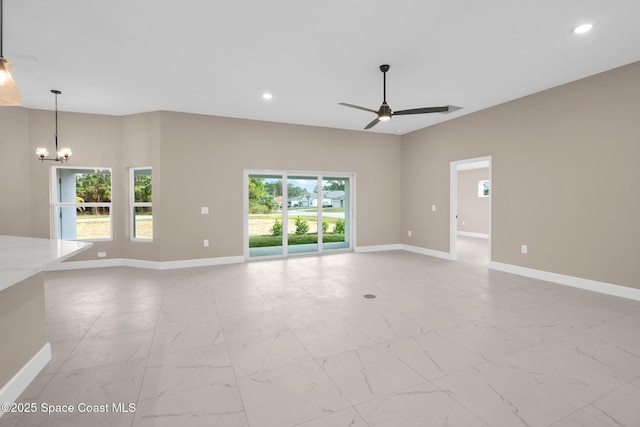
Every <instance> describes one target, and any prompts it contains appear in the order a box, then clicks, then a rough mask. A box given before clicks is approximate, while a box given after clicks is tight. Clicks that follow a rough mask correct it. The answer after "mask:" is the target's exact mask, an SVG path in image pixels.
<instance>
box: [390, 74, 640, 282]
mask: <svg viewBox="0 0 640 427" xmlns="http://www.w3.org/2000/svg"><path fill="white" fill-rule="evenodd" d="M639 113H640V63H634V64H631V65H628V66H625V67H622V68H619V69H615V70H612V71H609V72H606V73H603V74H599V75H596V76H592V77H589V78H586V79H583V80H579V81H576V82H573V83H570V84H567V85H563V86H559V87H556V88H553V89H550V90H547V91H544V92H540V93H538V94H534V95H531V96H527V97H525V98H521V99H518V100H515V101H512V102H508V103H505V104H502V105H499V106H496V107H494V108H490V109H487V110H483V111H480V112H477V113H474V114H470V115H468V116H464V117H461V118H459V119H456V120H452V121H448V122H445V123H441V124H439V125H436V126H432V127H429V128H426V129H422V130H420V131H417V132H413V133H411V134H409V135H405V136H404V137H403V142H402V166H403V169H402V188H403V192H404V193H403V194H404V195H405V197H403V213H402V228H403V236H405V235H406V231H404V230H407V229H411V230H413V237H411V238H409V237H403V242H404V243H407V244H411V245H415V246H418V247H423V248H428V249H433V250H439V251H445V252H448V251H449V163H450V162H451V161H455V160H462V159H469V158H475V157H482V156H489V155H491V156H493V157H492V174H493V182H492V191H493V195H492V198H493V200H492V202H493V204H492V258H493V260H494V261H497V262H502V263H507V264H513V265H518V266H523V267H529V268H534V269H539V270H544V271H551V272H554V273H559V274H566V275H570V276H576V277H582V278H587V279H592V280H597V281H603V282H608V283H615V284H619V285H624V286H629V287H633V288H640V264H639V263H638V259H640V251H639V250H638V240H639V238H640V222H638V218H640V197H638V192H637V191H636V190H634V188H635V187H637V183H638V182H640V168H639V167H638V159H640V120H638V117H639ZM408 195H412V197H407V196H408ZM432 204H437V205H438V207H439V209H438V210H437V211H436V212H431V211H430V206H431V205H432ZM522 244H527V245H528V252H529V253H528V254H527V255H523V254H521V253H520V245H522Z"/></svg>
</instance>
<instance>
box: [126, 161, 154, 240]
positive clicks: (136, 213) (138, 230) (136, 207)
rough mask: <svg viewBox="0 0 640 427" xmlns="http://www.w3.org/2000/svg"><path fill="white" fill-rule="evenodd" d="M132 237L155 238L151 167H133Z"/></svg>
mask: <svg viewBox="0 0 640 427" xmlns="http://www.w3.org/2000/svg"><path fill="white" fill-rule="evenodd" d="M129 182H130V188H129V192H130V194H131V209H130V211H129V212H131V239H132V240H152V239H153V207H152V204H151V197H152V186H151V168H150V167H143V168H131V174H130V179H129Z"/></svg>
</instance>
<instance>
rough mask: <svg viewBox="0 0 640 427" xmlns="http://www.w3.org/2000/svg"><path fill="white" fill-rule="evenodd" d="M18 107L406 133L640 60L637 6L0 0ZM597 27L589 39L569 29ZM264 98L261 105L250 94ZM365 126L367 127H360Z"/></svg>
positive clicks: (398, 0)
mask: <svg viewBox="0 0 640 427" xmlns="http://www.w3.org/2000/svg"><path fill="white" fill-rule="evenodd" d="M4 12H5V16H4V25H5V35H4V56H5V58H7V59H9V60H10V61H12V62H13V63H14V70H13V75H14V78H15V79H16V81H17V83H18V85H19V87H20V90H21V92H22V98H23V106H25V107H28V108H39V109H53V103H54V99H53V95H52V94H51V93H50V90H51V89H59V90H61V91H62V95H61V96H60V97H59V108H60V110H62V111H76V112H86V113H98V114H110V115H127V114H134V113H140V112H147V111H156V110H170V111H182V112H189V113H199V114H208V115H216V116H226V117H240V118H248V119H256V120H266V121H274V122H285V123H296V124H305V125H314V126H325V127H333V128H341V129H354V130H361V129H363V128H364V126H365V125H366V124H367V123H369V122H370V121H371V120H372V119H373V118H375V116H374V115H373V114H372V113H369V112H365V111H360V110H355V109H350V108H346V107H343V106H339V105H338V103H339V102H347V103H351V104H357V105H361V106H365V107H368V108H371V109H374V110H377V109H378V107H379V106H380V104H381V102H382V73H381V72H380V71H379V69H378V66H379V65H380V64H390V65H391V70H390V71H389V73H388V74H387V101H388V102H389V104H390V106H391V107H392V108H393V109H396V110H403V109H409V108H417V107H427V106H440V105H447V104H451V105H457V106H461V107H464V109H463V110H460V111H457V112H454V113H451V114H448V115H444V114H438V113H436V114H428V115H419V116H397V117H394V118H393V119H392V120H391V121H389V122H386V123H380V124H378V125H377V126H376V127H374V128H373V129H372V130H371V131H373V132H383V133H406V132H410V131H413V130H416V129H420V128H423V127H426V126H430V125H433V124H435V123H438V122H440V121H444V120H448V119H452V118H455V117H459V116H461V115H464V114H469V113H471V112H474V111H478V110H481V109H484V108H487V107H490V106H493V105H496V104H499V103H502V102H505V101H508V100H511V99H515V98H519V97H522V96H524V95H528V94H531V93H534V92H538V91H541V90H544V89H547V88H550V87H553V86H557V85H560V84H563V83H566V82H570V81H573V80H576V79H580V78H582V77H586V76H589V75H593V74H596V73H598V72H602V71H605V70H608V69H612V68H615V67H618V66H621V65H625V64H628V63H631V62H635V61H638V60H640V49H638V40H640V25H639V24H640V19H639V17H640V1H638V0H615V1H611V0H609V1H605V0H561V1H559V0H535V1H532V0H530V1H522V0H486V1H478V0H449V1H445V0H437V1H436V0H394V1H388V0H386V1H382V0H323V1H321V2H319V1H313V2H312V1H305V0H273V1H262V0H235V1H234V0H226V1H223V0H181V1H178V0H174V1H168V0H109V1H104V0H58V1H51V0H5V1H4ZM584 22H591V23H593V24H594V28H593V30H592V31H591V32H590V33H588V34H586V35H581V36H578V35H575V34H573V33H572V32H571V30H572V28H573V27H575V26H576V25H578V24H581V23H584ZM265 91H269V92H272V93H273V99H272V100H271V101H265V100H263V99H262V98H261V94H262V93H263V92H265ZM371 131H368V132H371Z"/></svg>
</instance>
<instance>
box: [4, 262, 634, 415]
mask: <svg viewBox="0 0 640 427" xmlns="http://www.w3.org/2000/svg"><path fill="white" fill-rule="evenodd" d="M474 259H477V258H474ZM46 292H47V308H48V332H49V340H50V342H51V344H52V351H53V359H52V361H51V362H50V363H49V364H48V365H47V367H46V368H45V369H44V371H43V372H42V373H41V374H40V375H39V376H38V377H37V378H36V380H35V381H34V382H33V383H32V384H31V385H30V386H29V387H28V389H27V390H26V391H25V392H24V393H23V395H22V396H21V397H20V398H19V400H18V401H19V402H24V403H36V406H37V407H38V408H41V407H42V404H47V405H74V407H75V412H73V413H64V412H54V413H52V414H45V413H42V412H41V411H40V409H38V411H36V412H35V413H30V414H12V413H7V414H5V415H4V416H3V417H2V418H0V426H2V427H15V426H47V427H56V426H127V427H131V426H134V427H138V426H181V427H182V426H224V427H227V426H230V427H233V426H250V427H287V426H300V427H311V426H316V427H317V426H326V427H336V426H337V427H339V426H345V427H346V426H353V427H357V426H393V427H399V426H400V427H402V426H463V427H470V426H496V427H501V426H505V427H515V426H554V427H569V426H594V427H597V426H602V427H606V426H612V427H613V426H635V427H637V426H640V404H639V403H638V402H640V302H638V301H631V300H625V299H622V298H616V297H611V296H607V295H603V294H597V293H593V292H588V291H583V290H579V289H574V288H570V287H565V286H561V285H556V284H553V283H548V282H542V281H538V280H534V279H529V278H525V277H520V276H515V275H510V274H507V273H501V272H497V271H491V270H487V267H486V264H485V265H482V263H474V262H464V261H457V262H450V261H445V260H441V259H436V258H431V257H426V256H422V255H417V254H413V253H408V252H402V251H393V252H379V253H345V254H335V255H327V256H322V257H303V258H291V259H288V260H270V261H261V262H250V263H244V264H235V265H226V266H216V267H207V268H193V269H180V270H169V271H153V270H143V269H134V268H124V267H123V268H120V267H115V268H105V269H94V270H76V271H66V272H53V273H47V275H46ZM364 294H374V295H376V298H374V299H366V298H363V295H364ZM2 351H7V350H6V349H3V350H2ZM9 351H10V350H9ZM81 403H82V404H88V405H106V407H107V408H108V410H109V412H86V411H85V412H79V410H80V406H78V405H79V404H81ZM130 403H132V404H135V411H129V412H123V411H117V409H118V408H120V409H122V408H127V409H128V408H130V407H129V404H130ZM114 404H115V406H113V405H114ZM118 405H120V406H118ZM100 408H104V406H102V407H97V409H100ZM131 408H133V407H131Z"/></svg>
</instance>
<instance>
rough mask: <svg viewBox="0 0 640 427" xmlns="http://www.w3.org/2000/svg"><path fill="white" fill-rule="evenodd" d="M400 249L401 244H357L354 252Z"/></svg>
mask: <svg viewBox="0 0 640 427" xmlns="http://www.w3.org/2000/svg"><path fill="white" fill-rule="evenodd" d="M401 249H402V245H401V244H394V245H375V246H358V247H356V248H355V252H383V251H399V250H401Z"/></svg>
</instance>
